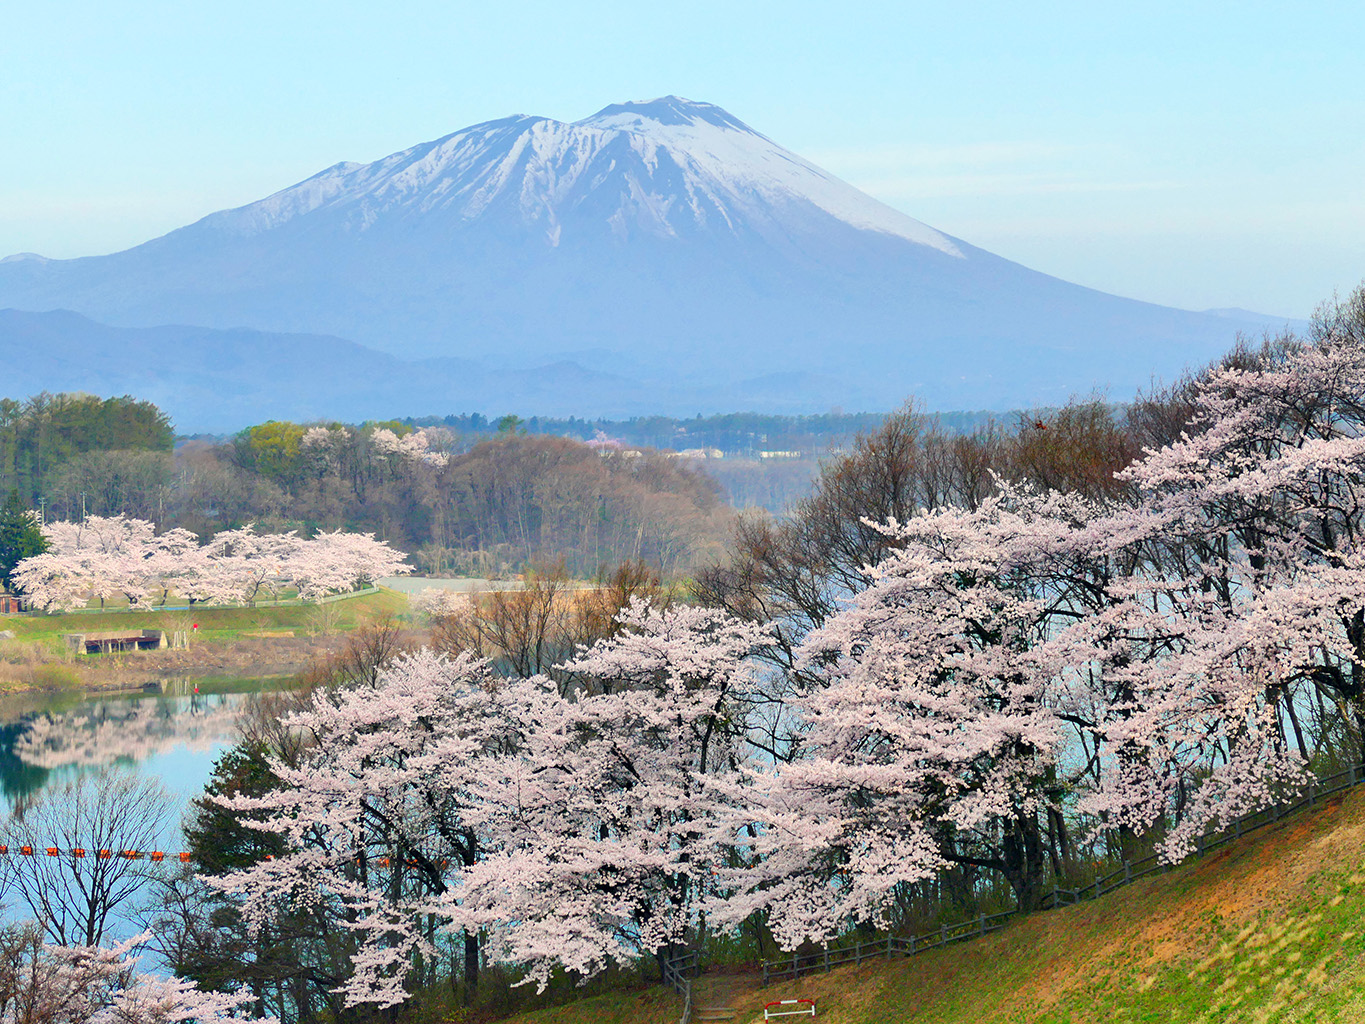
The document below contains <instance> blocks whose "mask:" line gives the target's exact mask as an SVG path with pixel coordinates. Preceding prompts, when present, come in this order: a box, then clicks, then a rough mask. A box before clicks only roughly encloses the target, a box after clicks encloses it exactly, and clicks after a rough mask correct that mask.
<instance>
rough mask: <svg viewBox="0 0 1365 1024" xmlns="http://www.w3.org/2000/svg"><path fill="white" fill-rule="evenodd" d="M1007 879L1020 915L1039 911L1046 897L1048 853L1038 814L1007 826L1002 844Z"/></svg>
mask: <svg viewBox="0 0 1365 1024" xmlns="http://www.w3.org/2000/svg"><path fill="white" fill-rule="evenodd" d="M1001 852H1002V853H1003V855H1004V856H1003V858H1002V859H1003V860H1004V863H1005V869H1004V875H1005V880H1006V881H1008V882H1009V884H1010V888H1011V889H1013V890H1014V896H1015V899H1016V900H1017V901H1018V904H1019V910H1020V912H1021V913H1028V912H1029V911H1031V910H1037V909H1038V904H1039V902H1040V901H1041V900H1042V897H1043V884H1042V883H1043V874H1044V868H1045V867H1046V864H1047V850H1046V849H1045V848H1044V845H1043V841H1042V835H1041V834H1040V831H1039V828H1038V818H1037V816H1036V815H1029V816H1027V817H1018V818H1016V819H1015V820H1014V821H1013V822H1011V823H1009V825H1008V826H1007V827H1006V831H1005V836H1004V842H1003V843H1002V850H1001Z"/></svg>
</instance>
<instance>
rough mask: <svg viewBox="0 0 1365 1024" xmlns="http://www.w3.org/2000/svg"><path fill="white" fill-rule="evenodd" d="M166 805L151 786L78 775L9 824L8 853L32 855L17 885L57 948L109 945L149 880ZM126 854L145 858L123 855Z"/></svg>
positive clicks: (20, 865)
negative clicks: (115, 926) (125, 907)
mask: <svg viewBox="0 0 1365 1024" xmlns="http://www.w3.org/2000/svg"><path fill="white" fill-rule="evenodd" d="M169 806H170V797H169V796H168V795H167V793H166V791H165V790H164V789H162V788H161V786H160V785H158V784H157V783H156V782H154V781H153V780H151V779H147V778H142V777H139V776H137V775H133V774H131V773H129V772H126V771H115V770H110V771H104V772H100V773H99V774H96V775H82V776H79V777H77V778H75V779H73V780H72V781H70V782H68V783H67V784H66V785H65V786H62V787H61V788H59V789H57V790H55V791H53V792H52V793H50V794H48V795H46V796H44V797H43V798H42V799H40V800H39V801H38V802H37V803H35V804H34V805H33V806H32V807H30V808H29V809H28V810H27V811H26V812H25V813H24V815H23V817H21V818H14V819H11V821H10V822H9V824H8V825H7V827H6V829H5V834H6V836H7V838H8V841H9V844H10V848H11V849H19V848H22V847H25V846H27V847H30V848H31V849H32V850H33V856H28V857H22V856H21V857H16V858H13V867H12V884H13V886H14V889H15V891H16V892H17V893H18V894H19V896H20V897H21V898H22V899H23V901H24V902H25V903H26V904H28V907H29V909H30V910H31V911H32V913H33V916H34V917H35V918H37V920H38V921H39V923H40V924H41V926H42V927H43V928H44V929H45V930H46V932H47V935H48V936H49V938H50V939H51V940H52V941H53V942H55V943H57V944H58V945H62V946H69V945H83V946H98V945H99V944H100V943H101V942H102V941H103V940H104V937H105V933H106V931H107V930H108V927H109V923H110V915H111V914H112V913H113V911H114V909H115V908H117V907H118V906H119V905H121V904H123V903H124V902H126V901H127V900H130V899H132V898H133V897H134V896H136V895H137V894H138V893H139V892H140V891H141V890H142V889H143V888H144V887H145V886H146V885H147V884H148V883H149V882H150V881H151V878H152V872H151V871H150V870H149V865H148V863H147V861H146V860H145V854H146V851H149V850H151V849H152V847H153V845H154V844H155V842H156V839H157V837H158V836H159V835H160V834H161V831H162V828H163V827H164V826H165V824H166V822H167V820H168V811H169ZM49 848H52V849H54V850H56V851H58V852H57V854H56V855H55V856H52V855H49V854H48V849H49ZM125 850H127V851H132V850H136V851H138V852H139V853H141V854H142V855H143V856H141V857H138V858H131V857H124V856H120V853H121V852H122V851H125ZM76 851H80V853H76Z"/></svg>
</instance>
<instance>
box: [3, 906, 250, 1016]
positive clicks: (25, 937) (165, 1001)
mask: <svg viewBox="0 0 1365 1024" xmlns="http://www.w3.org/2000/svg"><path fill="white" fill-rule="evenodd" d="M149 937H150V936H148V935H145V934H144V935H139V936H136V937H134V938H132V939H129V940H127V941H125V942H121V943H119V944H117V945H115V946H112V947H100V946H49V945H45V944H43V942H42V940H41V938H40V937H39V933H38V932H37V930H36V929H31V928H29V929H25V928H22V927H17V928H16V927H11V928H10V929H8V930H7V931H6V932H5V933H4V935H3V937H0V1022H4V1024H178V1022H181V1021H193V1022H196V1024H219V1022H224V1024H226V1022H228V1021H240V1020H246V1019H250V1014H249V1013H248V1007H247V1004H248V1003H250V1001H251V999H250V995H249V994H236V993H223V992H204V991H202V990H200V989H198V988H196V987H195V986H194V984H193V983H191V982H189V981H186V980H184V979H182V978H166V977H159V976H157V975H153V974H147V973H144V972H141V971H139V970H138V957H137V956H136V951H137V950H138V948H139V947H141V946H142V945H143V944H145V943H146V942H147V940H148V938H149ZM257 1019H259V1018H257ZM265 1019H266V1020H270V1018H265Z"/></svg>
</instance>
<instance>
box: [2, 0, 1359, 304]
mask: <svg viewBox="0 0 1365 1024" xmlns="http://www.w3.org/2000/svg"><path fill="white" fill-rule="evenodd" d="M1030 8H1032V9H1030ZM1362 54H1365V4H1361V3H1359V0H1357V2H1354V3H1320V4H1303V5H1301V4H1289V3H1283V4H1265V3H1254V2H1251V3H1246V2H1244V3H1241V4H1237V5H1233V4H1226V3H1224V4H1198V3H1178V4H1177V3H1144V4H1140V5H1139V4H1134V5H1129V6H1127V7H1126V10H1118V9H1117V6H1116V5H1106V4H1096V3H1094V2H1093V0H1092V2H1087V3H1065V4H1056V3H1054V4H1043V5H1037V4H1035V5H1023V4H1019V3H1017V2H1011V3H975V4H972V3H958V4H949V3H943V2H941V0H939V2H934V3H930V4H921V3H909V4H906V3H843V4H833V3H820V4H816V3H804V2H791V0H788V2H784V3H768V2H750V3H735V2H733V0H731V2H727V3H715V2H709V0H708V2H694V3H690V4H687V5H676V6H664V5H642V4H630V5H626V4H609V3H600V2H597V3H594V2H583V0H580V2H578V3H562V2H561V3H540V2H534V3H526V2H523V3H515V2H512V3H509V2H504V3H500V4H491V3H480V4H477V5H475V4H462V3H448V2H447V3H441V2H431V3H426V2H403V0H394V2H390V3H383V4H380V3H347V2H336V0H332V2H327V3H321V2H315V0H296V2H285V3H279V2H272V3H260V2H255V0H247V2H236V3H232V4H213V5H209V4H194V3H190V4H186V3H184V2H183V0H179V2H175V3H169V2H164V3H159V2H148V0H125V2H123V3H119V4H110V3H107V2H105V0H101V2H77V0H45V2H43V3H27V4H23V5H20V4H18V3H12V4H7V5H5V6H4V9H3V13H0V255H7V254H9V253H12V252H19V251H33V252H40V253H43V254H44V255H48V256H54V257H68V256H78V255H87V254H93V253H99V252H108V251H112V250H116V249H120V248H125V247H127V246H129V245H134V244H136V243H138V242H141V241H144V240H146V239H147V238H150V237H153V236H155V235H158V234H161V233H163V232H165V231H168V230H170V229H172V228H174V227H178V226H180V225H181V224H184V223H187V222H189V221H191V220H194V219H196V218H198V217H200V216H202V215H204V214H206V213H209V212H211V211H213V210H215V209H220V208H223V207H227V206H235V205H240V204H242V203H246V202H250V201H251V200H254V199H258V198H260V197H262V196H264V195H266V194H268V193H270V192H273V191H275V190H277V189H279V188H282V187H284V186H286V185H289V184H292V183H293V182H295V181H297V180H299V179H301V178H304V177H307V176H308V175H310V174H312V173H314V172H316V171H318V170H320V169H322V168H323V167H326V166H328V165H330V164H333V163H336V162H337V161H339V160H360V161H367V160H373V159H375V158H377V157H380V156H383V155H385V154H386V153H389V152H392V151H394V150H397V149H402V148H405V147H407V146H409V145H412V144H415V143H417V142H421V141H425V140H427V139H431V138H435V137H437V136H439V135H443V134H446V133H447V132H450V131H454V130H455V129H458V128H462V127H464V126H465V125H468V124H471V123H474V122H477V121H482V120H488V119H491V118H495V117H501V116H504V115H506V114H511V113H529V114H543V115H546V116H550V117H556V118H560V119H563V120H575V119H577V118H580V117H584V116H586V115H588V114H590V113H592V112H593V111H595V110H597V109H599V108H600V107H603V106H605V105H606V104H608V103H612V102H618V101H621V100H625V99H648V98H651V97H654V96H657V95H661V94H665V93H677V94H679V95H683V96H688V97H690V98H692V99H697V100H707V101H710V102H713V103H718V104H720V105H721V106H723V107H725V108H726V109H728V110H730V111H731V112H732V113H733V114H735V115H737V116H738V117H740V118H742V119H743V120H745V121H747V122H748V123H749V124H750V125H752V126H753V127H755V128H757V129H758V130H759V131H762V132H763V133H764V134H766V135H768V136H770V137H771V138H773V139H774V140H776V141H777V142H779V143H781V144H783V145H785V146H787V147H789V148H791V149H793V150H795V151H797V152H799V153H801V154H802V155H804V156H806V157H808V158H810V159H813V160H815V161H816V162H817V163H820V164H822V165H823V166H825V167H826V168H828V169H829V170H831V171H833V172H835V173H837V174H839V175H840V176H842V177H844V178H846V179H848V180H849V181H851V182H853V183H854V184H856V185H858V186H860V187H862V188H864V189H865V190H867V191H868V192H871V193H872V194H873V195H875V196H877V197H878V198H880V199H882V200H884V201H885V202H888V203H890V204H892V205H893V206H896V207H898V208H899V209H902V210H904V211H906V212H907V213H909V214H910V215H912V216H914V217H917V218H919V219H920V220H923V221H926V222H928V223H930V224H932V225H934V226H935V227H937V228H940V229H941V230H944V231H947V232H949V233H950V234H954V235H957V236H959V237H961V238H964V239H966V240H967V241H969V242H971V243H973V244H975V245H979V246H982V247H984V248H987V249H990V250H992V251H995V252H997V253H1000V254H1001V255H1004V256H1007V257H1009V258H1011V259H1015V260H1018V261H1020V262H1022V263H1025V264H1027V265H1029V266H1032V267H1034V268H1036V269H1039V270H1043V271H1046V272H1048V273H1052V274H1056V275H1058V276H1060V277H1063V278H1067V279H1069V280H1072V281H1077V282H1079V283H1082V284H1087V285H1091V286H1094V287H1097V288H1102V289H1104V290H1106V291H1112V292H1116V293H1119V294H1122V295H1129V296H1134V297H1137V298H1142V299H1148V300H1152V301H1155V302H1162V303H1167V304H1171V305H1177V306H1182V307H1186V308H1207V307H1214V306H1244V307H1248V308H1252V309H1257V310H1261V311H1264V312H1270V313H1275V314H1280V315H1293V316H1305V315H1307V314H1308V313H1309V312H1310V311H1311V310H1312V308H1313V307H1314V306H1315V305H1316V304H1317V302H1319V301H1320V300H1322V299H1324V298H1327V297H1328V296H1330V294H1331V293H1332V291H1333V290H1334V289H1338V290H1341V291H1345V290H1347V289H1349V288H1352V287H1354V286H1355V285H1357V284H1359V283H1360V282H1361V280H1362V279H1363V278H1365V172H1363V171H1362V169H1363V168H1365V131H1362V128H1363V127H1365V57H1363V56H1362Z"/></svg>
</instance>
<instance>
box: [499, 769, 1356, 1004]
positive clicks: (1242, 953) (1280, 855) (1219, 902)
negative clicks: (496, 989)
mask: <svg viewBox="0 0 1365 1024" xmlns="http://www.w3.org/2000/svg"><path fill="white" fill-rule="evenodd" d="M699 984H700V987H701V988H702V989H703V990H705V988H706V987H707V986H710V987H711V988H713V989H715V990H716V991H718V992H719V991H723V992H724V993H725V994H726V995H728V997H729V998H728V1002H729V1003H730V1005H732V1006H734V1007H736V1008H737V1009H738V1011H739V1013H738V1015H737V1016H736V1018H735V1021H736V1024H746V1022H750V1021H755V1020H762V1019H763V1013H762V1005H763V1003H764V1002H765V1001H768V1000H777V999H789V998H795V997H804V998H814V999H816V1000H817V1001H818V1007H819V1013H818V1018H817V1019H818V1020H820V1021H824V1022H826V1024H887V1022H902V1021H904V1022H907V1024H908V1022H914V1024H1007V1022H1008V1024H1090V1022H1095V1024H1099V1022H1108V1021H1171V1022H1185V1021H1188V1022H1192V1024H1193V1022H1200V1024H1215V1022H1224V1021H1226V1022H1239V1021H1246V1022H1252V1021H1257V1022H1259V1021H1286V1022H1288V1021H1313V1022H1318V1021H1324V1022H1325V1021H1343V1022H1346V1021H1365V791H1361V790H1359V789H1358V790H1356V791H1355V792H1352V793H1348V794H1347V795H1346V796H1345V797H1344V798H1338V799H1334V800H1331V801H1328V802H1326V803H1325V804H1324V805H1322V806H1321V807H1319V808H1317V809H1316V810H1314V811H1312V812H1308V813H1304V814H1300V815H1298V816H1295V817H1292V818H1289V819H1287V820H1285V821H1283V822H1281V823H1280V824H1279V825H1276V826H1272V827H1271V828H1269V829H1267V830H1265V831H1264V832H1262V833H1259V834H1257V835H1256V836H1253V837H1248V838H1247V839H1244V840H1242V841H1241V842H1240V843H1238V844H1236V845H1233V846H1231V847H1229V848H1227V849H1225V850H1223V851H1221V852H1219V853H1217V854H1214V855H1211V856H1209V857H1207V858H1205V859H1203V860H1201V861H1196V862H1193V863H1190V864H1187V865H1185V866H1183V867H1181V868H1179V869H1177V870H1175V871H1172V872H1170V873H1168V874H1165V875H1157V876H1154V877H1151V878H1148V879H1144V880H1143V881H1140V882H1137V883H1135V884H1134V885H1132V886H1130V887H1128V888H1125V889H1120V890H1119V891H1118V892H1115V893H1113V894H1111V895H1109V896H1106V897H1104V898H1102V899H1100V900H1097V901H1093V902H1089V903H1083V904H1080V905H1079V906H1075V907H1068V908H1065V909H1062V910H1057V911H1049V912H1046V913H1041V914H1037V915H1035V916H1033V917H1031V918H1029V919H1027V920H1024V921H1020V922H1017V923H1015V924H1013V925H1011V926H1009V927H1007V928H1006V929H1005V930H1004V931H1002V932H999V933H997V934H995V935H990V936H987V937H986V938H984V939H975V940H972V941H969V942H965V943H961V944H959V945H957V946H955V947H949V948H946V949H942V950H935V951H931V952H929V953H924V954H921V955H919V956H916V957H912V958H908V959H897V960H893V961H890V962H885V961H878V962H875V963H867V964H864V965H863V966H861V967H847V968H843V969H840V970H836V971H834V972H832V973H830V974H816V975H812V976H810V977H807V978H802V979H800V980H799V981H797V982H794V983H793V982H776V983H774V984H772V985H769V986H768V987H767V988H761V987H760V986H759V984H758V978H757V977H756V976H753V975H741V976H737V977H734V978H729V979H725V978H719V977H715V978H711V979H708V980H705V981H703V982H701V983H699ZM703 1001H705V996H703ZM679 1009H680V1007H679V1006H678V999H677V997H676V996H673V995H672V994H671V993H668V992H666V991H664V990H659V989H654V990H650V991H648V992H645V993H642V994H640V995H638V996H635V997H632V998H629V999H622V998H619V997H618V998H611V997H601V998H596V999H591V1000H584V1001H582V1002H580V1003H575V1004H572V1005H569V1006H565V1007H560V1008H558V1009H554V1010H545V1011H540V1012H537V1013H532V1014H527V1015H524V1016H521V1017H517V1018H515V1019H514V1020H515V1022H516V1024H589V1022H591V1024H664V1022H668V1021H676V1019H677V1015H678V1012H679ZM788 1019H791V1020H798V1021H799V1020H804V1019H805V1018H804V1017H794V1018H788Z"/></svg>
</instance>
